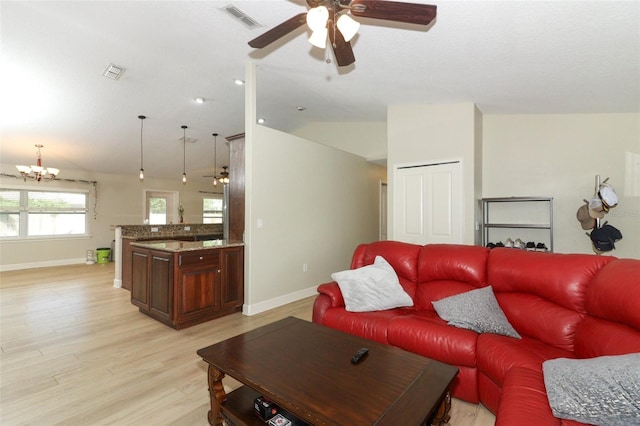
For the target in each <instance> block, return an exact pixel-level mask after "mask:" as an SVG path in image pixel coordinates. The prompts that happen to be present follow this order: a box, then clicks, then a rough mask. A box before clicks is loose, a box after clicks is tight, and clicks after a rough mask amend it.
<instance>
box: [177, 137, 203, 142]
mask: <svg viewBox="0 0 640 426" xmlns="http://www.w3.org/2000/svg"><path fill="white" fill-rule="evenodd" d="M183 140H184V141H185V142H186V143H196V141H197V140H198V139H194V138H184V139H183V138H179V139H178V141H180V143H182V141H183Z"/></svg>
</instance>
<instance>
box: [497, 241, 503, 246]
mask: <svg viewBox="0 0 640 426" xmlns="http://www.w3.org/2000/svg"><path fill="white" fill-rule="evenodd" d="M496 247H504V243H503V242H502V241H498V242H497V243H496Z"/></svg>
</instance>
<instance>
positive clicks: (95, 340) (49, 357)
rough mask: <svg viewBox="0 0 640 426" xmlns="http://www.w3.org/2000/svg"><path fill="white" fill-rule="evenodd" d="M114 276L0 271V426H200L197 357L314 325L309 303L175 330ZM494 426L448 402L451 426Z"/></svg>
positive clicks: (83, 269) (488, 417)
mask: <svg viewBox="0 0 640 426" xmlns="http://www.w3.org/2000/svg"><path fill="white" fill-rule="evenodd" d="M113 275H114V267H113V264H109V265H74V266H64V267H52V268H40V269H31V270H26V271H10V272H3V273H0V347H1V353H0V356H1V357H0V424H2V425H4V426H7V425H40V426H42V425H54V424H56V425H57V424H59V425H73V426H77V425H106V424H110V425H143V426H145V425H154V426H157V425H176V426H178V425H179V426H189V425H202V426H204V425H207V424H208V423H207V410H208V408H209V394H208V391H207V377H206V370H207V369H206V364H205V363H204V361H202V360H201V359H200V358H199V357H198V356H197V355H196V350H198V349H199V348H202V347H205V346H208V345H210V344H213V343H215V342H218V341H221V340H224V339H226V338H229V337H232V336H235V335H237V334H240V333H243V332H245V331H248V330H251V329H253V328H256V327H259V326H261V325H264V324H267V323H270V322H273V321H276V320H278V319H281V318H284V317H287V316H295V317H298V318H301V319H305V320H311V306H312V303H313V298H308V299H304V300H301V301H298V302H295V303H291V304H289V305H286V306H283V307H281V308H278V309H274V310H271V311H269V312H265V313H262V314H259V315H255V316H251V317H247V316H243V315H242V314H239V313H238V314H233V315H229V316H227V317H224V318H220V319H217V320H214V321H210V322H208V323H204V324H200V325H197V326H194V327H191V328H187V329H184V330H180V331H176V330H173V329H171V328H169V327H167V326H165V325H163V324H161V323H159V322H157V321H155V320H153V319H151V318H149V317H147V316H145V315H143V314H141V313H139V312H138V309H137V308H136V307H134V306H133V305H131V303H130V301H129V297H130V293H129V292H128V291H126V290H122V289H116V288H113V286H112V284H113ZM224 383H225V388H227V391H230V390H232V389H235V388H236V387H237V386H239V383H238V382H235V381H234V380H233V379H230V378H225V379H224ZM494 423H495V417H494V416H493V415H492V414H491V413H490V412H489V411H488V410H487V409H486V408H484V407H483V406H481V405H474V404H468V403H466V402H462V401H459V400H454V402H453V409H452V417H451V422H450V424H451V425H453V426H489V425H493V424H494Z"/></svg>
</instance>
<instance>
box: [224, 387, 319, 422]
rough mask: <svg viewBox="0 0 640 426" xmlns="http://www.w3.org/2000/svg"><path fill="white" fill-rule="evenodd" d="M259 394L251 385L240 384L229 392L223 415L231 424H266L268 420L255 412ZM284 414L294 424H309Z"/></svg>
mask: <svg viewBox="0 0 640 426" xmlns="http://www.w3.org/2000/svg"><path fill="white" fill-rule="evenodd" d="M259 396H260V394H259V393H258V392H256V391H254V390H253V389H251V388H250V387H249V386H240V387H239V388H237V389H235V390H233V391H231V392H229V393H228V394H227V399H226V401H225V402H223V403H222V407H221V408H222V417H223V418H224V419H225V421H226V422H227V423H228V424H229V425H242V426H265V425H266V422H264V421H262V420H261V419H260V417H258V416H257V415H256V414H255V413H254V412H253V401H254V400H255V399H256V398H257V397H259ZM282 414H283V415H284V416H285V417H286V418H288V419H289V420H291V424H292V425H293V426H307V425H308V424H307V423H305V422H303V421H302V420H299V419H297V418H295V416H293V415H291V414H290V413H287V412H286V411H285V412H283V413H282Z"/></svg>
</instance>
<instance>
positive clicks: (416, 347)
mask: <svg viewBox="0 0 640 426" xmlns="http://www.w3.org/2000/svg"><path fill="white" fill-rule="evenodd" d="M376 256H382V257H384V258H385V259H386V260H387V261H388V262H389V264H390V265H391V266H392V267H393V269H394V270H395V272H396V274H397V275H398V278H399V281H400V284H401V285H402V287H403V288H404V290H405V291H406V292H407V293H408V294H409V295H410V296H411V298H412V299H413V302H414V306H412V307H405V308H396V309H390V310H386V311H374V312H348V311H346V310H345V304H344V299H343V298H342V294H341V292H340V288H339V286H338V285H337V283H335V282H330V283H325V284H320V285H319V286H318V293H319V295H318V296H317V298H316V300H315V302H314V306H313V321H314V322H316V323H319V324H323V325H326V326H329V327H332V328H335V329H339V330H342V331H345V332H348V333H352V334H355V335H358V336H362V337H365V338H368V339H372V340H375V341H378V342H382V343H386V344H389V345H393V346H397V347H399V348H402V349H404V350H407V351H410V352H414V353H417V354H420V355H423V356H426V357H429V358H432V359H436V360H438V361H441V362H444V363H447V364H451V365H455V366H456V367H458V369H459V374H458V376H457V377H456V379H454V382H453V383H452V387H451V391H452V395H453V396H454V397H456V398H459V399H462V400H465V401H469V402H473V403H478V402H482V404H484V405H485V406H486V407H487V408H488V409H489V410H491V411H492V412H493V413H494V414H496V419H497V420H496V424H497V425H523V424H527V425H533V424H535V425H577V424H580V423H577V422H574V421H570V420H562V419H558V418H556V417H554V415H553V413H552V411H551V408H550V406H549V402H548V400H547V397H546V392H545V385H544V379H543V372H542V363H543V362H544V361H545V360H549V359H554V358H592V357H597V356H603V355H620V354H626V353H632V352H640V260H633V259H616V258H614V257H611V256H596V255H586V254H557V253H543V252H529V251H524V250H519V249H513V248H495V249H488V248H485V247H479V246H467V245H447V244H430V245H426V246H420V245H415V244H409V243H402V242H397V241H379V242H374V243H370V244H362V245H360V246H358V247H357V248H356V250H355V252H354V254H353V259H352V262H351V269H355V268H359V267H362V266H366V265H370V264H372V263H373V261H374V259H375V257H376ZM487 285H491V286H492V288H493V291H494V293H495V296H496V299H497V300H498V303H499V305H500V307H501V308H502V310H503V311H504V313H505V315H506V316H507V318H508V320H509V322H510V323H511V325H513V327H514V328H515V329H516V331H517V332H518V334H520V336H521V337H522V339H514V338H512V337H506V336H501V335H497V334H478V333H476V332H474V331H471V330H466V329H461V328H456V327H453V326H449V325H447V323H446V321H443V320H442V319H440V318H439V317H438V315H437V314H436V312H435V311H434V309H433V306H432V303H431V302H432V301H437V300H440V299H442V298H444V297H448V296H452V295H455V294H459V293H463V292H467V291H470V290H473V289H477V288H480V287H484V286H487Z"/></svg>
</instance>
